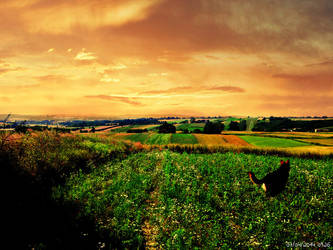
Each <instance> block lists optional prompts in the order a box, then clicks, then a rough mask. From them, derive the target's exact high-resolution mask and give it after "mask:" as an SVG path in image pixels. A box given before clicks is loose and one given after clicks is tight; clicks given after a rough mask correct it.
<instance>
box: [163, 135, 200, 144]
mask: <svg viewBox="0 0 333 250" xmlns="http://www.w3.org/2000/svg"><path fill="white" fill-rule="evenodd" d="M170 143H174V144H197V143H198V140H197V137H196V136H194V135H191V134H172V135H171V141H170Z"/></svg>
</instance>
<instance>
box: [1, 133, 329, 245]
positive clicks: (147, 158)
mask: <svg viewBox="0 0 333 250" xmlns="http://www.w3.org/2000/svg"><path fill="white" fill-rule="evenodd" d="M139 135H140V136H141V137H140V138H139ZM147 135H148V136H147ZM127 136H135V137H136V138H137V141H135V140H133V142H132V141H131V140H125V141H123V140H118V139H115V137H113V136H112V135H109V134H104V135H103V136H102V135H100V134H99V135H80V136H79V135H71V134H69V135H66V136H65V135H62V134H58V133H52V132H40V133H35V134H27V135H21V136H15V135H13V136H5V135H1V141H0V146H1V148H0V153H1V158H0V159H1V165H2V166H3V173H4V177H5V178H4V182H2V183H1V184H2V185H3V186H2V188H3V189H2V190H6V193H5V195H4V196H3V199H4V203H3V204H5V213H3V214H2V221H3V226H4V227H5V228H7V232H6V235H5V236H6V237H4V239H5V242H6V241H9V243H10V244H12V245H11V246H12V247H14V248H15V247H21V248H26V247H29V248H40V249H43V248H58V249H59V248H61V249H64V248H71V247H75V248H78V247H79V248H80V249H98V248H99V249H100V248H105V249H115V248H138V247H139V248H140V247H142V248H143V247H159V248H162V249H193V248H203V249H216V248H222V249H223V248H247V247H252V248H285V247H286V242H313V243H315V244H317V243H318V244H320V243H326V244H328V242H330V241H331V239H332V236H333V229H332V225H331V215H332V214H333V191H332V188H331V187H332V180H333V176H332V175H333V174H332V161H333V155H332V154H320V153H318V152H313V153H312V154H307V153H305V154H300V153H294V152H293V151H288V150H290V149H283V148H282V149H274V150H273V149H271V148H256V147H254V146H250V147H246V146H243V147H229V146H226V145H219V146H214V145H213V146H208V145H204V144H198V143H197V144H193V142H195V141H194V139H193V138H196V137H194V135H193V134H173V135H170V134H165V135H163V136H159V135H158V134H153V133H145V134H133V135H126V137H127ZM157 136H158V137H157ZM184 136H185V137H184ZM191 136H193V137H191ZM191 138H192V139H191ZM220 139H221V138H220ZM172 140H173V142H174V143H176V142H177V141H182V140H189V141H188V142H189V143H188V144H164V143H165V142H166V141H172ZM146 142H147V143H146ZM286 156H288V159H290V162H291V171H290V177H289V181H288V184H287V187H286V189H285V190H284V191H283V192H282V193H281V194H279V195H278V196H276V197H274V198H270V197H267V196H266V195H265V194H264V192H263V190H262V189H260V188H258V187H256V186H254V185H253V184H252V183H251V182H250V180H249V178H248V176H247V172H248V171H253V172H255V173H256V175H257V176H258V178H261V177H263V176H264V175H265V174H266V173H267V172H269V171H272V170H274V169H276V168H277V167H278V166H279V161H280V159H281V158H282V159H287V158H286ZM9 186H10V187H11V188H9V189H8V188H6V187H9ZM7 234H8V236H7ZM9 236H13V237H14V238H15V237H16V238H18V239H20V241H17V240H16V241H15V240H12V238H11V237H9Z"/></svg>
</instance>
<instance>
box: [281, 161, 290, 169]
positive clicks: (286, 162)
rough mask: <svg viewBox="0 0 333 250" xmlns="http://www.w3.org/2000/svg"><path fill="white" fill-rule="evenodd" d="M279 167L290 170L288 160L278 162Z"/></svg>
mask: <svg viewBox="0 0 333 250" xmlns="http://www.w3.org/2000/svg"><path fill="white" fill-rule="evenodd" d="M280 166H281V167H284V168H290V162H289V160H287V161H284V160H281V161H280Z"/></svg>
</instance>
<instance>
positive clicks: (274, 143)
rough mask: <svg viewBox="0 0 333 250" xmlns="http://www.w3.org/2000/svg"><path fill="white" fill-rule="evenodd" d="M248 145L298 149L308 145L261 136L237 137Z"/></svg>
mask: <svg viewBox="0 0 333 250" xmlns="http://www.w3.org/2000/svg"><path fill="white" fill-rule="evenodd" d="M239 137H240V138H242V139H244V140H245V141H247V142H248V143H250V144H252V145H254V146H258V147H300V146H308V145H309V144H308V143H305V142H300V141H295V140H290V139H284V138H273V137H261V136H246V135H244V136H239Z"/></svg>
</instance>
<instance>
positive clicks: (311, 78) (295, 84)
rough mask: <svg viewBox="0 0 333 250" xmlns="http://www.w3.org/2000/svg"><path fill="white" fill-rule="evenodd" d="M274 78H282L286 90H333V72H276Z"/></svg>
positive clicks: (325, 91) (283, 87)
mask: <svg viewBox="0 0 333 250" xmlns="http://www.w3.org/2000/svg"><path fill="white" fill-rule="evenodd" d="M273 78H278V79H282V82H281V83H280V84H279V85H280V86H281V88H282V89H284V90H292V91H302V92H308V93H318V92H320V93H327V92H330V91H333V73H332V72H328V73H326V72H323V73H321V72H319V73H307V74H276V75H273Z"/></svg>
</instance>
